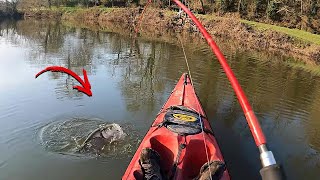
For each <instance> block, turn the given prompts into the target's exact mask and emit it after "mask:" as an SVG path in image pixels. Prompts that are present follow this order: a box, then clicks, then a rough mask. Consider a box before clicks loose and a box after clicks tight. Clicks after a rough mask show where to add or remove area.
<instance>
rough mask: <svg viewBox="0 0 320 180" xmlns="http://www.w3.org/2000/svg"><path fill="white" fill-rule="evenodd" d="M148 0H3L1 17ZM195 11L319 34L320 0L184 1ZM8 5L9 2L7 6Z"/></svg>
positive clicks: (160, 1)
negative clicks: (230, 15) (60, 8)
mask: <svg viewBox="0 0 320 180" xmlns="http://www.w3.org/2000/svg"><path fill="white" fill-rule="evenodd" d="M146 2H147V0H0V16H1V15H10V14H12V12H15V10H16V9H19V10H21V11H23V10H27V9H30V8H39V7H47V8H50V7H53V6H55V7H60V6H64V7H83V8H89V7H92V6H104V7H136V6H143V5H145V4H146ZM182 2H183V3H185V4H186V5H188V6H189V8H190V9H192V10H193V11H194V12H195V13H200V14H215V15H219V16H223V15H225V14H230V13H233V14H237V15H238V16H240V17H241V18H243V19H247V20H251V21H257V22H264V23H268V24H275V25H278V26H283V27H288V28H296V29H302V30H306V31H308V32H311V33H314V34H320V0H192V1H191V0H182ZM8 4H9V5H8ZM153 6H154V7H159V8H168V9H177V7H176V6H175V5H174V4H173V2H171V1H170V0H153Z"/></svg>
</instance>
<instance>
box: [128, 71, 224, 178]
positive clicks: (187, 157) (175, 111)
mask: <svg viewBox="0 0 320 180" xmlns="http://www.w3.org/2000/svg"><path fill="white" fill-rule="evenodd" d="M144 148H152V149H153V150H155V151H156V152H158V153H159V155H160V157H161V160H160V167H161V170H162V171H163V174H165V176H166V177H171V178H172V179H177V180H191V179H193V178H195V177H197V175H198V174H199V171H200V169H201V167H202V166H203V165H204V164H206V163H208V162H209V161H210V162H212V161H220V162H224V160H223V157H222V154H221V152H220V149H219V146H218V143H217V141H216V139H215V137H214V135H213V133H212V129H211V127H210V124H209V122H208V120H207V118H206V115H205V113H204V111H203V109H202V107H201V104H200V102H199V99H198V98H197V95H196V93H195V90H194V88H193V85H192V82H191V80H190V77H189V75H188V74H183V75H182V76H181V78H180V80H179V82H178V83H177V85H176V87H175V88H174V89H173V91H172V93H171V95H170V97H169V99H168V100H167V102H166V103H165V104H164V106H163V107H162V109H161V110H160V112H159V113H158V115H157V117H156V119H155V121H154V122H153V124H152V126H151V128H150V129H149V131H148V133H147V134H146V135H145V137H144V139H143V140H142V142H141V144H140V146H139V148H138V149H137V151H136V153H135V155H134V156H133V158H132V160H131V162H130V164H129V166H128V168H127V170H126V172H125V173H124V175H123V177H122V179H123V180H133V179H143V172H142V170H141V166H140V164H139V158H140V154H141V151H142V149H144ZM220 179H221V180H226V179H230V177H229V174H228V172H227V170H225V171H224V172H223V174H222V177H221V178H220Z"/></svg>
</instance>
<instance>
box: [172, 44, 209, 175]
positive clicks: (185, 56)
mask: <svg viewBox="0 0 320 180" xmlns="http://www.w3.org/2000/svg"><path fill="white" fill-rule="evenodd" d="M178 39H179V41H180V43H181V47H182V51H183V55H184V59H185V62H186V65H187V69H188V75H189V77H190V81H191V84H192V85H193V81H192V76H191V71H190V67H189V62H188V58H187V55H186V51H185V49H184V46H183V42H182V40H181V38H178ZM198 106H199V105H198ZM198 109H200V107H198ZM193 110H194V109H193ZM198 115H199V120H200V126H201V131H202V132H201V133H202V137H203V144H204V148H205V151H206V157H207V164H208V168H209V172H210V180H212V173H211V168H210V166H209V164H210V159H209V153H208V149H207V143H206V140H205V135H204V133H205V132H204V128H203V122H202V118H201V114H200V113H198Z"/></svg>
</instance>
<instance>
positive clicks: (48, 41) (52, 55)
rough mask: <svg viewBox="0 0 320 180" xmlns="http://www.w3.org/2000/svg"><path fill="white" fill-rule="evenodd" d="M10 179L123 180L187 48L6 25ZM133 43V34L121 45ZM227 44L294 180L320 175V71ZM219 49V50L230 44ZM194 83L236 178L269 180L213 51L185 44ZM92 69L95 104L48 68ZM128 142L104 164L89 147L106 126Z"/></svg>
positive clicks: (2, 100)
mask: <svg viewBox="0 0 320 180" xmlns="http://www.w3.org/2000/svg"><path fill="white" fill-rule="evenodd" d="M0 28H1V29H0V62H1V64H0V77H1V78H0V179H3V180H6V179H14V180H20V179H21V180H22V179H23V180H37V179H39V180H40V179H52V180H55V179H78V180H80V179H102V178H103V179H120V177H121V176H122V174H123V173H124V171H125V169H126V166H127V165H128V163H129V161H130V159H131V157H132V155H133V154H134V152H135V149H136V148H137V146H138V145H139V142H140V141H141V139H142V138H143V136H144V134H145V133H146V132H147V130H148V128H149V126H150V125H151V123H152V121H153V120H154V118H155V116H156V114H157V112H158V111H159V109H160V108H161V106H162V105H163V104H164V103H165V101H166V99H167V98H168V96H169V94H170V92H171V90H172V89H173V87H174V86H175V83H176V82H177V80H178V79H179V77H180V76H181V74H182V73H183V72H186V71H187V68H186V65H185V62H184V56H183V52H182V49H181V46H180V45H179V43H177V39H176V38H174V37H171V38H166V39H165V40H161V38H158V39H157V38H153V39H152V38H141V37H139V38H137V39H135V40H134V39H132V38H130V37H129V36H127V35H123V33H121V32H120V33H116V32H110V31H109V32H108V31H104V32H101V31H99V30H87V29H83V28H75V27H72V26H70V25H68V26H67V25H62V24H61V23H59V22H40V21H34V20H24V21H23V20H22V21H5V22H1V23H0ZM121 34H122V35H121ZM226 41H227V40H220V41H219V42H221V48H222V51H223V52H224V54H225V55H226V57H227V59H228V61H229V63H230V65H231V67H232V69H233V70H234V72H235V74H236V76H237V77H238V79H239V82H240V83H241V85H242V87H243V89H244V91H245V93H246V94H247V96H248V98H249V101H250V102H251V103H252V106H253V109H254V111H255V112H256V115H257V117H258V118H259V120H260V122H261V125H262V128H263V130H264V132H265V134H266V137H267V140H268V142H269V147H270V149H272V150H273V152H274V155H275V157H276V159H277V160H278V161H279V162H280V163H281V164H282V166H283V167H284V170H285V172H286V174H287V177H288V178H289V179H317V178H319V177H320V154H319V152H320V108H319V107H320V74H319V73H318V72H320V71H319V70H318V69H317V68H313V67H308V66H304V65H301V64H299V63H297V62H296V60H294V59H293V58H290V57H283V56H279V55H276V54H270V53H266V52H257V51H247V50H242V49H240V48H237V47H232V46H230V45H229V44H228V43H227V42H226ZM219 44H220V43H219ZM185 48H186V55H187V57H188V60H189V64H190V68H191V72H192V77H193V81H194V84H195V88H196V91H197V94H198V96H199V98H200V101H201V103H202V105H203V107H204V109H205V111H206V113H207V116H208V117H209V119H210V123H211V125H212V127H213V130H214V132H215V134H216V138H217V140H218V142H219V145H220V148H221V150H222V153H223V155H224V158H225V161H226V163H227V167H228V170H229V172H230V174H231V177H232V178H233V179H259V168H260V161H259V154H258V150H257V148H256V147H255V144H254V141H253V138H252V137H251V134H250V131H249V128H248V126H247V124H246V121H245V118H244V116H243V113H242V111H241V108H240V106H239V104H238V102H237V99H236V97H235V94H234V93H233V90H232V88H231V87H230V84H229V82H228V81H227V79H226V76H225V74H224V72H223V71H222V69H221V68H220V65H219V63H218V62H217V60H216V59H215V57H214V56H213V55H212V53H211V51H210V50H209V48H208V47H207V46H206V45H203V44H199V43H186V44H185ZM53 65H55V66H63V67H67V68H70V69H71V70H73V71H75V72H76V73H78V74H81V76H82V69H83V68H84V69H86V71H87V73H88V77H89V80H90V83H91V86H92V93H93V96H92V97H88V96H86V95H84V94H82V93H79V92H77V91H76V90H73V89H72V86H73V85H76V84H78V83H77V82H76V81H75V80H74V79H73V78H72V77H69V76H67V75H65V74H62V73H52V72H48V73H45V74H43V75H41V76H39V77H38V78H37V79H35V75H36V74H37V73H38V72H39V71H40V70H42V69H44V68H46V67H47V66H53ZM109 123H117V124H119V125H120V126H121V127H122V128H123V131H124V132H125V133H126V134H127V136H126V138H124V139H121V142H119V143H116V144H112V145H110V146H109V147H108V151H106V152H105V153H104V154H103V155H102V156H96V155H94V154H91V155H79V154H77V153H75V151H74V149H75V148H76V147H77V146H76V145H77V143H78V142H77V141H78V139H80V141H81V138H84V137H85V136H86V135H87V133H88V132H90V131H91V130H93V129H95V128H97V127H98V126H99V125H101V124H109Z"/></svg>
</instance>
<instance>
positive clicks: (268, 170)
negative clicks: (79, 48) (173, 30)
mask: <svg viewBox="0 0 320 180" xmlns="http://www.w3.org/2000/svg"><path fill="white" fill-rule="evenodd" d="M172 1H173V2H175V3H176V4H177V5H178V6H179V7H180V8H181V9H182V10H183V11H184V12H185V13H186V14H187V15H188V16H189V17H190V18H191V20H192V21H193V22H194V23H195V25H196V26H197V27H198V29H199V30H200V32H201V33H202V35H203V36H204V38H205V39H206V41H207V42H208V44H209V46H210V47H211V49H212V51H213V53H214V54H215V55H216V57H217V59H218V61H219V62H220V64H221V66H222V68H223V70H224V71H225V74H226V76H227V78H228V79H229V81H230V83H231V86H232V88H233V89H234V92H235V94H236V95H237V98H238V101H239V103H240V105H241V107H242V110H243V112H244V115H245V117H246V120H247V123H248V125H249V127H250V131H251V133H252V136H253V138H254V141H255V143H256V145H257V147H258V149H259V151H260V160H261V164H262V169H261V170H260V174H261V176H262V179H270V180H278V179H279V180H280V179H283V178H284V177H283V174H282V172H281V169H280V166H279V165H278V164H277V163H276V161H275V158H274V156H273V153H272V152H271V151H269V150H268V149H267V146H266V138H265V136H264V134H263V131H262V128H261V126H260V123H259V121H258V119H257V117H256V116H255V114H254V112H253V110H252V108H251V106H250V104H249V101H248V99H247V97H246V96H245V94H244V92H243V90H242V88H241V86H240V84H239V82H238V80H237V78H236V77H235V75H234V73H233V71H232V70H231V68H230V66H229V65H228V63H227V60H226V58H225V57H224V55H223V54H222V52H221V51H220V49H219V47H218V46H217V44H216V43H215V42H214V40H213V39H212V37H211V35H210V34H209V33H208V32H207V31H206V29H205V28H204V27H203V25H202V24H201V22H200V21H199V20H198V19H197V18H196V17H195V16H194V14H193V13H192V12H191V11H190V10H189V9H188V8H187V7H186V6H185V5H184V4H183V3H182V2H180V1H179V0H172ZM150 3H151V0H148V3H147V4H146V6H145V8H144V10H143V12H144V11H145V10H146V8H147V6H148V5H149V4H150ZM143 12H142V14H141V16H140V21H141V20H142V18H143ZM139 24H140V22H138V25H139ZM136 30H137V29H136ZM137 32H138V31H136V34H137ZM180 42H181V46H182V49H183V53H184V58H185V61H186V65H187V68H188V72H189V75H187V74H186V75H184V76H185V77H184V82H183V86H182V95H181V102H182V103H181V105H182V106H183V107H184V108H187V109H188V108H189V109H191V110H192V111H193V110H194V108H193V107H192V106H191V107H187V106H186V104H185V103H184V102H185V101H184V99H185V98H186V97H185V96H186V85H187V84H188V82H187V81H188V79H187V77H189V80H190V84H191V86H192V89H193V83H192V78H191V72H190V67H189V64H188V60H187V57H186V53H185V50H184V47H183V44H182V41H180ZM180 81H181V80H180ZM177 86H178V84H177ZM176 88H177V87H176ZM174 91H175V90H174ZM192 91H193V92H194V89H193V90H192ZM194 93H195V92H194ZM169 99H170V98H169ZM196 99H197V98H196ZM168 101H169V100H168ZM167 103H168V102H167ZM194 105H195V107H196V108H197V109H198V111H195V112H196V113H197V114H198V115H199V117H198V120H199V122H200V128H201V134H202V138H201V139H202V140H203V141H204V149H205V153H206V161H207V162H206V163H205V164H207V168H208V169H209V175H207V176H208V177H207V179H211V180H212V177H216V174H219V173H217V171H215V172H214V173H211V169H210V164H209V163H210V160H209V155H208V151H207V143H206V137H205V135H208V134H205V131H204V127H203V124H202V123H203V121H202V118H201V115H200V112H199V110H201V105H200V103H196V104H194ZM164 107H165V106H164ZM164 107H163V108H164ZM162 110H163V109H162ZM158 115H159V116H157V118H156V120H155V121H159V120H158V118H159V117H160V115H161V113H159V114H158ZM182 116H185V115H182ZM173 117H176V116H173ZM176 119H177V120H176V121H173V122H171V123H174V124H176V125H178V126H185V123H181V122H179V120H182V119H179V118H176ZM177 121H178V122H177ZM182 121H184V120H182ZM169 122H170V121H168V120H166V119H164V121H163V122H161V123H159V122H158V125H157V129H155V130H159V128H161V127H163V126H166V125H167V124H166V123H169ZM159 124H161V126H159ZM188 126H189V125H188ZM209 126H210V125H209ZM166 127H167V126H166ZM152 128H155V127H154V126H151V129H150V130H149V132H148V133H147V135H149V136H150V137H147V135H146V137H145V139H148V138H149V140H151V138H152V134H153V133H154V131H155V130H152ZM167 128H168V127H167ZM168 129H169V130H170V128H168ZM173 129H174V128H173ZM171 131H173V132H176V130H171ZM178 134H179V133H178ZM179 135H180V134H179ZM179 135H178V137H177V138H178V139H179ZM145 139H144V140H143V141H147V140H145ZM161 143H163V142H161ZM151 146H152V145H151ZM147 147H149V145H148V146H147ZM139 148H140V149H138V150H137V152H136V155H135V157H134V158H133V159H132V161H131V163H130V165H129V166H134V163H135V162H136V161H137V159H139V158H138V155H137V153H139V152H142V154H140V155H141V157H140V162H142V161H143V159H145V158H143V156H144V155H146V156H148V153H149V156H150V153H151V152H153V151H143V150H146V149H145V148H144V149H143V145H142V144H141V145H140V147H139ZM143 152H146V154H144V153H143ZM155 152H156V151H155ZM177 155H178V156H177V157H178V159H177V160H179V158H180V155H181V149H180V148H179V150H178V154H177ZM150 157H151V156H150ZM221 159H222V158H221ZM151 160H152V158H151V159H150V161H146V162H145V163H146V164H145V165H146V167H153V166H156V169H157V170H159V173H160V169H161V168H160V165H159V164H158V163H156V162H158V161H155V163H151ZM214 162H215V161H214ZM150 163H151V164H150ZM222 164H224V163H222ZM141 165H142V164H141ZM176 166H177V162H175V163H174V166H173V167H176ZM202 167H204V166H202ZM132 168H133V167H131V168H130V167H128V169H127V171H126V173H125V175H124V178H125V177H127V178H126V179H130V178H129V177H131V175H132V174H131V173H134V172H135V171H134V170H132ZM141 168H142V170H143V172H144V173H143V175H144V177H145V178H146V177H148V176H150V177H151V178H152V176H153V174H152V173H154V175H155V176H157V177H160V179H161V175H160V174H157V173H155V172H154V171H153V170H152V169H151V170H150V169H148V171H146V170H144V167H143V166H141ZM133 169H135V168H133ZM201 169H202V168H201ZM220 169H221V168H220ZM174 170H176V168H174ZM146 172H151V173H150V174H147V176H145V175H146V174H145V173H146ZM172 172H173V173H174V174H173V176H171V177H176V174H175V173H176V171H172ZM200 175H201V170H200ZM180 176H181V177H183V176H184V175H183V174H181V175H180V174H178V175H177V177H178V178H177V179H179V177H180ZM220 177H221V173H220V174H219V177H218V179H220ZM225 177H227V176H225ZM181 179H184V178H181ZM214 179H216V178H214ZM227 179H229V177H227Z"/></svg>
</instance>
